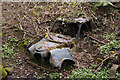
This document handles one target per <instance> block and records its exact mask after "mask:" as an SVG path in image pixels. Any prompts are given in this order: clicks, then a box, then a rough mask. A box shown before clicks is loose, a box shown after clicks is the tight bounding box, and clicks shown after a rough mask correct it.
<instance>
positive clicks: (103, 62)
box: [95, 52, 119, 72]
mask: <svg viewBox="0 0 120 80" xmlns="http://www.w3.org/2000/svg"><path fill="white" fill-rule="evenodd" d="M117 54H119V52H116V53H115V54H113V55H111V56H108V57H107V58H105V59H104V60H103V61H102V62H101V64H100V65H99V67H98V68H97V69H96V70H95V72H96V71H97V70H98V69H99V68H100V67H102V65H103V63H104V62H105V61H106V60H108V59H109V58H111V57H114V56H116V55H117Z"/></svg>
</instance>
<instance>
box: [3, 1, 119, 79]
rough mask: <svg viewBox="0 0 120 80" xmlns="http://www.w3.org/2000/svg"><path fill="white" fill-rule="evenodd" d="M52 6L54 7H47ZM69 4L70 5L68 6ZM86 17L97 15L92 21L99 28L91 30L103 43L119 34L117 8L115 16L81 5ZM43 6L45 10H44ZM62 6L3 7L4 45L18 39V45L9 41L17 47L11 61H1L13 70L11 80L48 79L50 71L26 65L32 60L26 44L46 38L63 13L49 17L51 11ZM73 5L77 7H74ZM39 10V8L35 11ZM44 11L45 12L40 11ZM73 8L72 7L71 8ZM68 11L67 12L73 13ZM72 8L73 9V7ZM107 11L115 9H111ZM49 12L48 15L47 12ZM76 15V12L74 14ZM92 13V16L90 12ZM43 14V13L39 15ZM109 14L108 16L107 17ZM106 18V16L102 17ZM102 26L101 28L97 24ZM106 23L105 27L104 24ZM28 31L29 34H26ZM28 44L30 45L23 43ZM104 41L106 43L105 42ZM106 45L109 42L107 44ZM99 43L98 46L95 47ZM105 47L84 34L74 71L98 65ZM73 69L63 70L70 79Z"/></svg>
mask: <svg viewBox="0 0 120 80" xmlns="http://www.w3.org/2000/svg"><path fill="white" fill-rule="evenodd" d="M51 4H52V5H53V6H54V7H53V8H50V7H49V8H46V7H45V8H44V6H45V5H51ZM65 4H66V5H68V4H67V3H65ZM80 4H81V6H82V9H83V12H84V13H85V14H88V15H91V13H92V16H91V17H92V18H95V17H93V15H94V16H96V17H97V18H98V19H96V20H95V19H93V20H94V21H93V22H94V25H96V26H95V27H94V28H93V29H92V31H88V32H90V33H91V34H92V36H94V37H95V38H97V39H98V40H100V41H103V38H102V36H103V35H104V34H105V33H107V32H108V31H109V32H108V34H111V33H113V34H114V35H117V33H118V32H119V30H120V27H119V26H120V24H119V20H120V19H117V18H115V15H119V11H118V10H117V9H116V10H115V11H114V12H111V13H112V14H111V15H110V14H108V13H110V12H105V11H104V9H103V8H101V9H98V10H97V11H93V10H92V8H91V4H90V3H80ZM41 6H42V7H41ZM56 6H58V7H59V8H60V6H61V3H60V4H59V3H56V5H54V4H53V3H46V2H41V3H12V2H7V3H5V2H4V3H3V4H2V17H3V24H2V28H3V29H2V45H4V44H6V43H9V42H10V41H9V38H13V37H15V38H16V39H18V40H19V41H18V42H10V44H11V45H12V46H14V53H13V54H12V55H10V56H9V58H4V59H2V62H3V66H4V67H5V66H9V67H13V69H14V71H13V73H12V74H11V75H8V78H38V77H39V76H40V75H42V77H43V78H49V77H48V76H46V75H45V74H46V73H49V72H47V71H42V70H40V69H38V68H36V67H33V66H32V65H30V64H28V63H26V62H25V58H26V57H28V58H32V57H31V56H30V53H29V52H28V51H27V45H28V43H29V41H33V40H36V39H40V36H39V35H44V34H45V33H46V32H47V30H48V28H50V26H51V24H52V23H53V20H55V19H56V18H57V17H58V16H59V15H60V14H62V12H61V13H60V14H59V13H56V14H55V13H54V14H51V13H50V14H49V11H48V9H50V10H51V11H54V12H55V11H56V12H57V11H58V8H56ZM73 6H74V5H73ZM36 7H39V8H40V9H39V8H37V9H38V10H37V9H36ZM41 8H44V9H41ZM70 9H71V8H70ZM70 9H69V8H68V10H70ZM72 9H73V8H72ZM106 9H107V10H108V9H112V7H110V6H108V8H106ZM47 11H48V12H47ZM74 12H75V11H74ZM88 12H89V13H88ZM40 13H41V14H40ZM105 14H106V15H105ZM103 15H104V16H103ZM98 24H101V25H98ZM104 24H105V25H104ZM25 31H26V32H25ZM25 41H26V42H27V44H24V43H25ZM104 41H105V40H104ZM105 42H106V43H107V41H105ZM96 44H97V47H96V46H95V45H96ZM102 45H103V44H101V43H99V42H97V41H95V40H94V39H91V38H90V37H87V36H85V35H84V34H83V33H82V34H81V37H80V39H79V42H78V44H77V45H76V46H77V48H76V49H77V53H76V55H75V56H74V57H75V59H76V64H75V68H78V69H80V68H81V67H86V68H88V67H89V66H91V65H98V64H99V63H100V61H99V60H98V59H97V58H103V57H102V55H101V54H100V52H99V47H100V46H102ZM71 71H72V69H71V70H66V71H62V73H63V74H64V75H65V76H67V74H70V72H71Z"/></svg>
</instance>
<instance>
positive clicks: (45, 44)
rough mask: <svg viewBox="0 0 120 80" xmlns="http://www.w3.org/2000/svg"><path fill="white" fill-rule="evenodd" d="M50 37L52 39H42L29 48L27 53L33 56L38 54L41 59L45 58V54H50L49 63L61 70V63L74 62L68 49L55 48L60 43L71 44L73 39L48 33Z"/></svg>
mask: <svg viewBox="0 0 120 80" xmlns="http://www.w3.org/2000/svg"><path fill="white" fill-rule="evenodd" d="M50 36H51V38H53V39H46V38H43V39H41V40H40V41H39V42H37V43H35V44H34V45H32V46H31V47H29V51H30V52H31V54H32V55H33V56H34V55H35V54H40V56H41V57H42V59H44V57H47V56H46V55H47V54H50V59H49V63H50V64H51V65H52V67H59V68H61V65H62V63H63V61H65V60H70V61H72V62H74V61H75V60H74V58H73V56H72V51H71V50H70V48H69V47H63V48H57V47H58V46H60V45H61V43H67V42H71V41H72V40H74V38H71V37H70V36H64V35H60V34H55V33H54V34H53V33H50ZM54 41H55V42H54ZM56 42H58V43H56ZM59 42H61V43H59ZM42 61H44V60H42Z"/></svg>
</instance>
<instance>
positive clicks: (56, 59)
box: [28, 18, 91, 69]
mask: <svg viewBox="0 0 120 80" xmlns="http://www.w3.org/2000/svg"><path fill="white" fill-rule="evenodd" d="M57 22H59V23H60V25H57V27H56V23H57ZM90 22H91V19H90V18H77V19H73V20H72V21H67V20H66V19H62V18H58V19H57V20H55V21H54V23H53V25H52V27H51V29H50V31H49V33H47V34H46V36H45V37H44V38H42V39H41V40H40V41H38V42H37V43H35V44H33V45H32V46H30V47H29V48H28V50H29V51H30V53H31V54H32V55H33V56H34V58H35V59H36V60H37V61H38V63H39V64H40V65H41V66H42V65H43V64H45V65H50V66H52V67H53V68H59V69H60V68H61V67H62V66H63V63H66V64H65V65H66V66H69V65H68V64H69V63H71V65H73V64H74V63H75V59H74V57H73V55H74V52H73V51H72V48H73V47H74V44H75V42H76V41H77V40H78V38H79V36H80V32H81V28H82V27H84V26H87V27H88V26H89V25H90Z"/></svg>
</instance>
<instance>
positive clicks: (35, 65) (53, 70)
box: [25, 60, 58, 72]
mask: <svg viewBox="0 0 120 80" xmlns="http://www.w3.org/2000/svg"><path fill="white" fill-rule="evenodd" d="M25 61H26V62H27V63H29V64H31V65H33V66H34V67H37V68H40V69H41V70H45V71H49V72H56V71H58V70H57V69H47V68H44V67H42V66H39V65H37V64H35V63H33V62H31V61H29V60H25Z"/></svg>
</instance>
